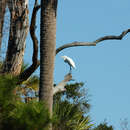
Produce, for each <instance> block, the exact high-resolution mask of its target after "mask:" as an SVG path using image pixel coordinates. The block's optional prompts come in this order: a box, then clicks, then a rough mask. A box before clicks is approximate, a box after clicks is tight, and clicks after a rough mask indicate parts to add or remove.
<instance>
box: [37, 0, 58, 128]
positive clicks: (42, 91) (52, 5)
mask: <svg viewBox="0 0 130 130" xmlns="http://www.w3.org/2000/svg"><path fill="white" fill-rule="evenodd" d="M56 8H57V0H41V28H40V29H41V30H40V31H41V34H40V88H39V99H40V100H41V101H43V102H45V103H46V105H47V108H48V109H49V112H50V114H51V115H52V105H53V93H52V87H53V71H54V60H55V50H56V49H55V48H56ZM51 129H52V128H50V129H49V130H51Z"/></svg>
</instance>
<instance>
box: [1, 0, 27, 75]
mask: <svg viewBox="0 0 130 130" xmlns="http://www.w3.org/2000/svg"><path fill="white" fill-rule="evenodd" d="M8 7H9V11H10V15H11V19H10V34H9V41H8V49H7V53H6V59H5V61H4V65H3V73H10V74H13V75H18V74H19V73H20V71H21V66H22V60H23V55H24V49H25V40H26V37H27V33H28V28H29V26H28V8H27V0H22V1H21V0H9V2H8Z"/></svg>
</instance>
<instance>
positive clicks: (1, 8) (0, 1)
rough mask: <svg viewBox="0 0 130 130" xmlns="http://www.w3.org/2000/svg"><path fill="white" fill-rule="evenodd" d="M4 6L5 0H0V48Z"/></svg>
mask: <svg viewBox="0 0 130 130" xmlns="http://www.w3.org/2000/svg"><path fill="white" fill-rule="evenodd" d="M5 8H6V0H0V49H1V44H2V36H3V33H2V32H3V24H4V16H5Z"/></svg>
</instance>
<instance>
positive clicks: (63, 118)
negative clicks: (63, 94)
mask: <svg viewBox="0 0 130 130" xmlns="http://www.w3.org/2000/svg"><path fill="white" fill-rule="evenodd" d="M53 114H54V118H55V121H54V122H53V130H60V129H61V130H88V129H89V128H90V127H91V126H92V125H91V124H90V119H89V116H86V117H85V116H83V112H82V111H80V109H79V108H78V106H77V105H74V104H70V103H69V102H68V101H62V102H57V103H56V104H55V105H54V113H53Z"/></svg>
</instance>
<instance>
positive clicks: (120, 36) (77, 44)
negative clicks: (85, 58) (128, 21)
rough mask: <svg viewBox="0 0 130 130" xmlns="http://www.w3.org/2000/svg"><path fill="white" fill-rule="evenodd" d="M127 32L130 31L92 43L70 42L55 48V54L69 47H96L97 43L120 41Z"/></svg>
mask: <svg viewBox="0 0 130 130" xmlns="http://www.w3.org/2000/svg"><path fill="white" fill-rule="evenodd" d="M129 32H130V29H127V30H125V31H123V32H122V33H121V34H120V35H119V36H114V35H110V36H104V37H101V38H98V39H97V40H95V41H93V42H72V43H68V44H65V45H63V46H61V47H59V48H57V49H56V54H58V53H59V52H60V51H62V50H63V49H66V48H69V47H76V46H96V45H97V44H98V43H100V42H102V41H105V40H122V38H123V37H124V36H125V35H126V34H127V33H129Z"/></svg>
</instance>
